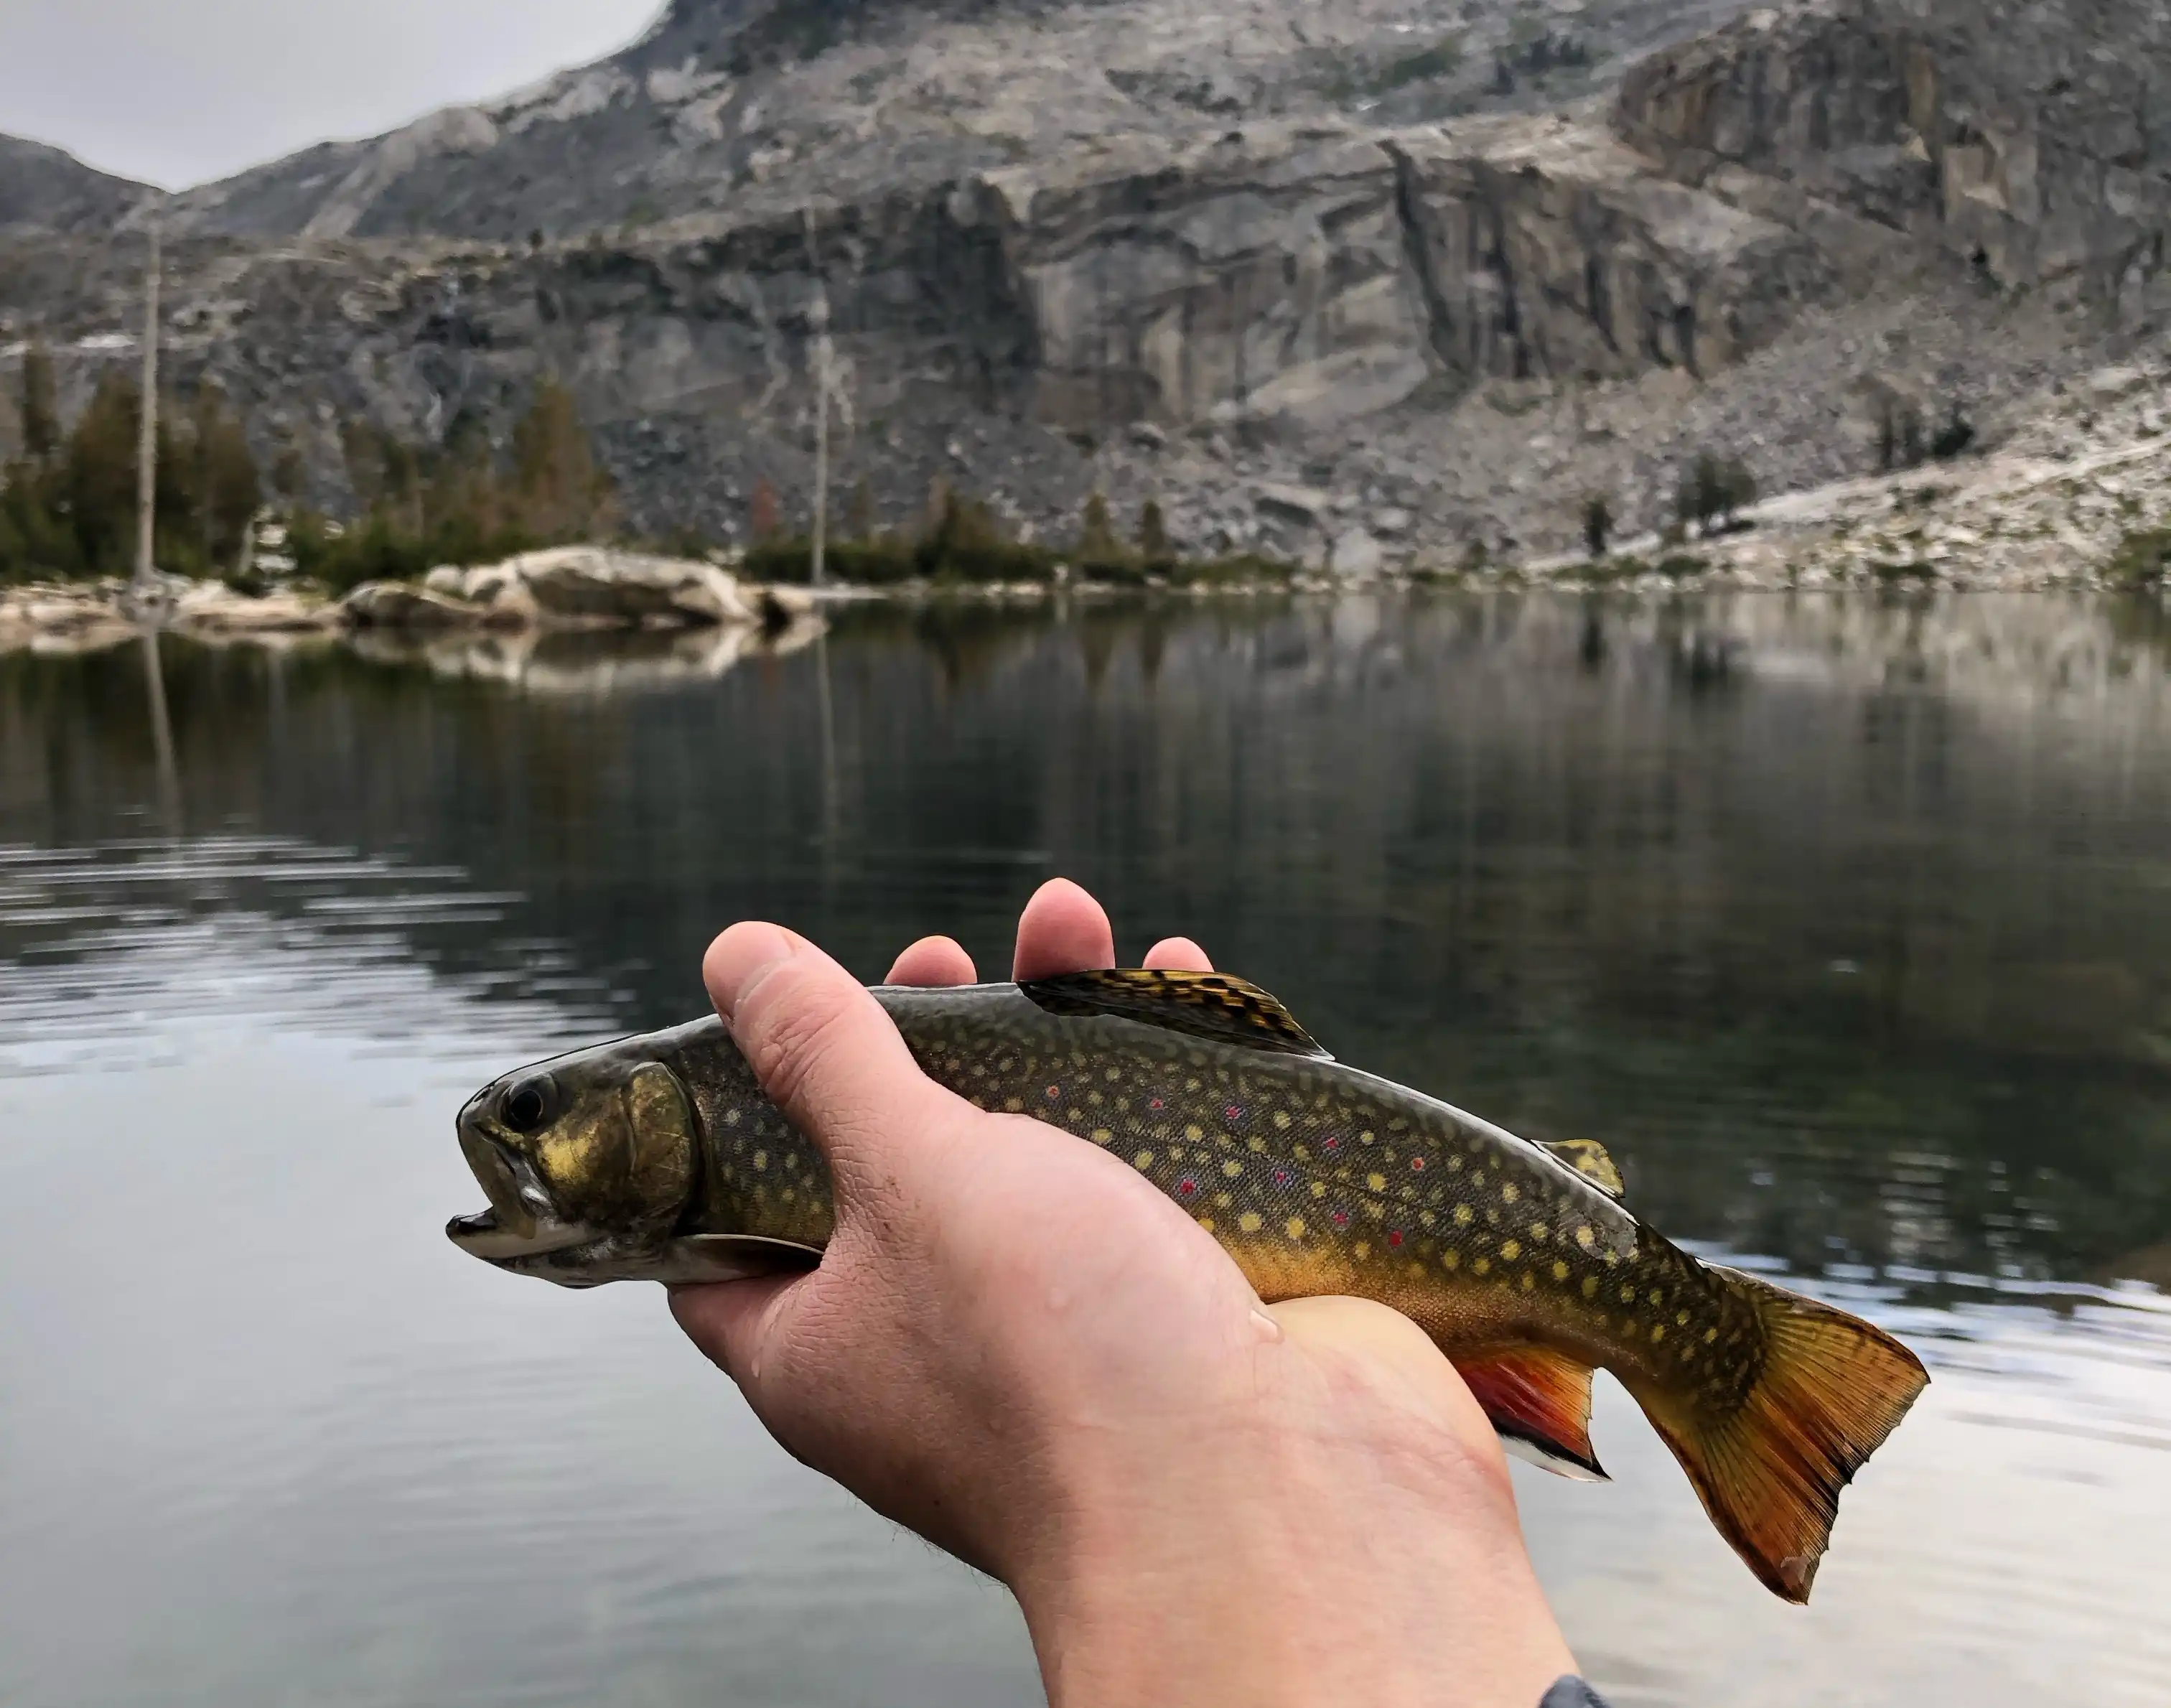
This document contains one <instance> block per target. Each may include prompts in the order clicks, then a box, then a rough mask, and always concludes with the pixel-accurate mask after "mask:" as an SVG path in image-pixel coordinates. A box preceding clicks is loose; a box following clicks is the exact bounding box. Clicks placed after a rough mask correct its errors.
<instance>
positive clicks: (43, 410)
mask: <svg viewBox="0 0 2171 1708" xmlns="http://www.w3.org/2000/svg"><path fill="white" fill-rule="evenodd" d="M60 448H61V405H60V388H59V386H58V385H57V384H56V382H55V380H54V377H53V359H52V357H51V355H49V354H48V353H47V352H46V347H45V345H42V344H34V345H31V346H30V347H29V350H28V351H26V352H25V353H24V356H23V454H24V456H25V457H26V458H29V460H30V461H31V462H33V463H40V464H42V463H49V462H51V460H52V458H53V455H54V453H55V452H57V451H58V450H59V449H60Z"/></svg>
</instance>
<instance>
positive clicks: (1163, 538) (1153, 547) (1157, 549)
mask: <svg viewBox="0 0 2171 1708" xmlns="http://www.w3.org/2000/svg"><path fill="white" fill-rule="evenodd" d="M1139 556H1140V557H1141V558H1143V559H1144V560H1145V565H1146V567H1147V568H1148V569H1150V570H1159V569H1166V567H1167V566H1168V565H1171V564H1172V563H1174V562H1175V561H1176V550H1175V548H1174V547H1172V546H1171V544H1170V543H1169V538H1168V522H1167V521H1166V518H1164V517H1162V515H1161V504H1160V501H1158V500H1155V499H1151V498H1149V499H1148V500H1147V501H1145V507H1144V509H1143V510H1141V511H1139Z"/></svg>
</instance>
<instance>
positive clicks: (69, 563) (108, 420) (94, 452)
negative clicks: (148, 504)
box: [0, 348, 263, 581]
mask: <svg viewBox="0 0 2171 1708" xmlns="http://www.w3.org/2000/svg"><path fill="white" fill-rule="evenodd" d="M18 405H19V415H20V417H21V422H22V439H23V443H22V449H21V454H20V455H19V456H18V457H17V458H15V459H14V460H13V462H11V463H8V465H7V466H6V468H5V470H4V472H0V581H29V580H31V579H34V578H47V577H61V578H67V577H77V576H104V575H125V574H126V573H128V571H129V570H131V568H132V567H133V565H134V563H135V558H136V529H137V455H138V445H139V442H140V440H141V436H142V390H141V388H139V387H138V386H137V383H136V382H135V381H134V380H133V379H131V378H130V377H128V376H127V375H126V374H123V373H119V372H114V373H109V374H108V375H106V377H105V378H104V379H103V380H102V381H100V382H99V387H98V389H97V391H96V392H95V393H94V394H93V395H92V398H91V400H90V404H89V407H88V408H87V409H86V410H84V411H83V415H82V417H81V419H79V420H78V421H77V422H76V424H75V426H74V428H73V430H72V431H67V430H64V429H63V427H62V422H61V412H60V403H59V388H58V386H57V385H56V382H55V377H54V372H53V364H52V359H51V356H49V355H48V354H47V353H46V351H44V350H42V349H36V348H34V349H32V350H31V351H29V352H28V353H27V354H26V355H25V356H24V358H23V373H22V389H21V395H20V397H19V399H18ZM158 415H159V419H158V532H157V536H156V556H157V560H158V565H159V567H160V568H162V569H169V570H181V571H184V572H185V573H187V574H190V575H216V574H218V573H221V572H222V571H223V570H226V569H228V567H230V566H231V565H233V562H234V560H236V558H237V557H238V556H239V554H240V551H241V543H242V537H243V535H244V533H245V532H246V530H247V529H248V527H249V523H250V522H251V520H252V519H253V518H254V517H255V515H256V512H257V511H258V509H259V508H260V506H261V505H262V502H263V494H262V490H261V487H260V483H259V481H258V479H257V472H256V462H255V458H254V457H252V456H251V455H250V453H249V440H248V436H247V435H246V434H245V433H244V432H243V431H242V427H241V422H240V420H239V419H238V418H237V416H236V415H234V413H233V410H231V409H230V408H229V407H228V403H227V399H226V397H225V395H224V394H222V392H221V391H220V390H219V389H218V388H217V387H216V386H213V385H201V386H198V387H197V388H196V390H195V391H194V393H193V394H190V396H189V397H188V398H186V399H180V398H168V399H165V400H164V401H163V403H162V404H161V405H160V408H159V411H158Z"/></svg>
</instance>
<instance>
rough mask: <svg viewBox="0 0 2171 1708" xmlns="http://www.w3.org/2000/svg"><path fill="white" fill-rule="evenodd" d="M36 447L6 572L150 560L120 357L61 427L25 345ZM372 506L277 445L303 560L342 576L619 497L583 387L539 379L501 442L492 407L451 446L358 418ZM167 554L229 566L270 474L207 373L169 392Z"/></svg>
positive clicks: (20, 470) (544, 533) (459, 548)
mask: <svg viewBox="0 0 2171 1708" xmlns="http://www.w3.org/2000/svg"><path fill="white" fill-rule="evenodd" d="M17 404H18V411H17V412H18V414H19V417H20V420H21V427H22V447H21V452H20V454H19V456H17V457H16V458H15V459H14V460H13V461H12V462H10V463H7V464H6V465H5V467H4V468H0V581H29V580H34V579H39V580H42V579H61V580H67V579H74V578H81V577H87V576H108V575H112V576H123V575H126V574H128V573H130V572H131V570H132V569H133V567H134V565H135V559H136V549H137V457H138V446H139V441H140V436H141V434H142V394H141V389H140V388H139V387H138V386H137V383H136V382H135V381H134V379H132V378H131V377H130V376H129V375H127V374H126V373H123V372H118V371H115V372H110V373H108V374H107V375H106V376H105V377H104V378H103V379H101V380H100V381H99V385H98V388H97V390H96V392H95V393H94V394H93V395H92V397H91V400H90V404H89V406H88V408H86V409H85V410H83V415H82V416H81V418H80V419H78V420H77V421H76V423H75V425H74V426H73V428H72V429H69V428H67V427H64V426H63V424H62V418H61V410H60V401H59V388H58V385H57V383H56V377H55V373H54V369H53V363H52V360H51V356H49V355H48V354H47V353H46V351H44V350H42V349H37V348H34V349H32V350H31V351H29V352H28V353H27V354H26V355H25V356H24V361H23V371H22V377H21V386H20V394H19V398H18V399H17ZM341 438H342V443H343V447H344V450H345V452H346V474H347V479H348V483H349V485H351V487H352V489H353V490H354V494H355V498H356V505H357V507H358V514H356V516H354V517H351V518H348V519H346V520H344V521H342V520H339V519H335V518H334V517H330V516H328V515H326V514H325V513H324V512H323V511H319V510H318V509H315V508H314V507H313V506H310V505H309V504H308V502H307V501H306V500H305V497H304V495H303V487H304V485H305V476H304V471H303V467H302V458H301V454H300V452H298V450H295V449H293V448H292V447H289V448H288V449H287V450H286V451H284V452H281V453H280V455H279V456H278V457H277V458H276V459H275V462H274V465H273V468H272V474H271V483H270V484H271V488H272V490H273V492H274V494H275V495H276V497H277V498H278V500H279V501H280V508H281V510H282V511H284V513H285V515H286V519H287V523H288V538H289V542H290V547H291V549H292V552H293V554H294V558H295V563H296V567H297V568H298V569H299V570H301V572H302V573H303V574H304V575H306V576H309V577H310V578H311V579H313V580H315V581H322V582H324V583H325V584H327V585H328V586H331V587H334V588H335V589H344V588H347V587H351V586H356V584H358V583H360V582H362V581H373V580H380V579H401V578H413V577H416V576H421V575H424V574H426V573H427V572H428V571H429V570H431V569H432V568H434V567H435V566H436V565H439V564H445V563H456V564H473V563H480V562H485V561H488V560H492V559H496V558H500V557H505V556H509V555H511V554H512V553H514V552H518V551H524V550H528V549H533V548H534V547H537V546H543V545H551V544H556V543H562V542H567V541H573V540H585V539H592V538H598V537H599V536H603V535H608V534H609V533H612V532H613V531H614V529H615V527H616V525H617V511H616V505H615V502H614V497H613V494H612V490H611V483H610V480H609V478H608V475H607V474H604V473H603V470H602V469H601V468H598V466H597V463H596V460H595V455H594V452H593V449H592V445H591V443H590V441H589V436H588V433H587V429H586V428H585V427H584V426H582V422H581V419H580V413H579V410H577V409H576V406H575V404H574V402H573V398H572V394H571V393H570V392H568V391H567V390H566V388H564V387H563V386H561V385H559V384H557V383H555V382H553V381H547V380H546V381H545V382H544V383H543V384H542V385H540V386H539V387H538V388H537V390H536V394H535V397H534V400H533V403H532V404H530V406H529V408H528V411H527V413H526V414H525V415H523V416H522V417H521V419H520V420H519V421H518V422H517V424H516V425H515V426H514V428H513V431H512V442H511V444H510V445H509V447H507V450H506V452H504V453H502V454H501V452H499V450H498V448H497V447H496V446H495V445H493V444H492V442H491V441H490V436H489V434H488V433H487V431H485V429H484V428H483V426H482V425H481V423H480V421H477V420H473V419H471V418H470V419H469V420H464V421H462V422H460V423H458V424H456V426H455V427H454V430H453V432H452V433H451V435H449V436H448V441H447V442H446V443H445V444H443V445H442V446H426V447H425V446H415V445H410V444H409V443H407V442H405V441H403V440H401V439H399V438H398V437H397V436H394V435H392V434H389V433H387V432H385V431H383V430H382V429H380V428H378V427H375V426H371V425H369V424H367V423H351V424H350V425H349V426H347V427H346V430H345V431H344V432H343V434H342V436H341ZM265 496H266V495H265V481H264V479H263V478H262V477H261V475H260V473H259V470H258V466H257V462H256V458H255V454H254V452H252V450H251V449H250V447H249V437H248V435H247V434H246V432H244V430H243V427H242V424H241V421H240V420H239V416H238V415H237V414H236V413H235V411H234V410H233V408H232V407H231V405H230V404H229V403H228V399H227V398H226V396H225V394H223V393H222V392H221V391H220V390H219V388H217V386H215V385H212V384H210V383H203V384H200V385H198V386H197V387H196V388H195V389H194V390H193V391H192V392H190V393H189V394H187V395H186V396H185V397H176V396H169V397H166V398H164V399H162V400H161V403H160V404H159V410H158V511H157V532H156V538H155V546H154V554H153V555H154V559H155V561H156V563H157V565H158V568H159V569H161V570H169V571H174V572H178V573H180V574H183V575H188V576H200V577H201V576H227V577H232V576H234V575H235V574H236V572H237V571H238V570H239V568H240V560H241V559H242V557H243V555H244V553H243V543H244V538H245V537H246V536H247V533H248V531H249V527H250V525H251V524H252V522H254V521H255V518H256V517H257V515H258V514H259V512H260V511H262V510H263V508H264V507H265Z"/></svg>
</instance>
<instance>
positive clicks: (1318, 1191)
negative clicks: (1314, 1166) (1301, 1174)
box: [1311, 1181, 1327, 1198]
mask: <svg viewBox="0 0 2171 1708" xmlns="http://www.w3.org/2000/svg"><path fill="white" fill-rule="evenodd" d="M1311 1195H1312V1197H1315V1198H1323V1197H1326V1196H1327V1182H1326V1181H1313V1182H1312V1183H1311Z"/></svg>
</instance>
